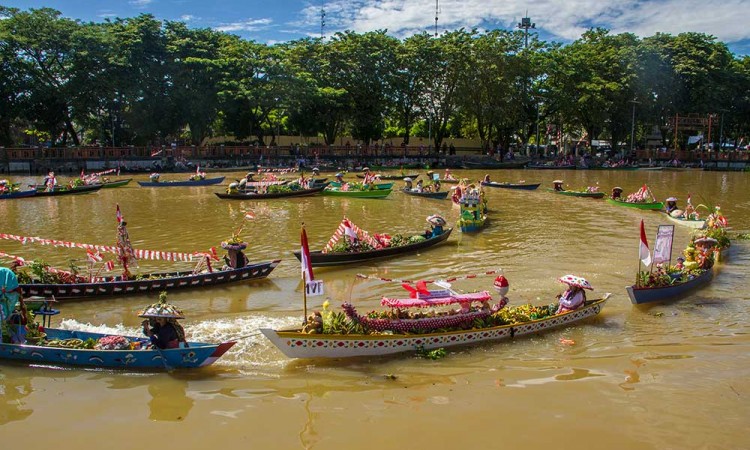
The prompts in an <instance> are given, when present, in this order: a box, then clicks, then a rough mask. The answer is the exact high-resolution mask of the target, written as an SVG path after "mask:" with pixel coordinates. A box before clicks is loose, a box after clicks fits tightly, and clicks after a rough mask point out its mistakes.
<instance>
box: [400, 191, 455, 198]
mask: <svg viewBox="0 0 750 450" xmlns="http://www.w3.org/2000/svg"><path fill="white" fill-rule="evenodd" d="M401 192H403V193H404V194H406V195H411V196H413V197H422V198H432V199H435V200H445V199H446V198H448V191H439V192H416V191H414V190H411V189H401Z"/></svg>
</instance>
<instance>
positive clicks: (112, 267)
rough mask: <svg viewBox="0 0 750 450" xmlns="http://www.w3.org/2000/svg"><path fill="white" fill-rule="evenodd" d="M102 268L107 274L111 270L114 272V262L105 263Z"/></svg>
mask: <svg viewBox="0 0 750 450" xmlns="http://www.w3.org/2000/svg"><path fill="white" fill-rule="evenodd" d="M104 267H106V268H107V272H112V271H113V270H115V263H114V261H112V260H109V261H107V262H106V263H104Z"/></svg>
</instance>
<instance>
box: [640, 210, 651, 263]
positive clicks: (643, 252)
mask: <svg viewBox="0 0 750 450" xmlns="http://www.w3.org/2000/svg"><path fill="white" fill-rule="evenodd" d="M638 257H639V258H640V259H641V262H642V263H643V265H644V266H649V265H651V251H650V250H649V248H648V239H646V227H645V226H644V225H643V219H641V244H640V247H639V249H638Z"/></svg>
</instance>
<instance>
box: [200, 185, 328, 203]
mask: <svg viewBox="0 0 750 450" xmlns="http://www.w3.org/2000/svg"><path fill="white" fill-rule="evenodd" d="M323 188H324V186H320V187H314V188H310V189H298V190H289V191H279V192H266V193H259V192H257V191H248V192H233V193H224V192H215V194H216V196H217V197H219V198H222V199H229V200H270V199H276V198H289V197H309V196H311V195H315V194H318V193H320V192H321V191H322V190H323Z"/></svg>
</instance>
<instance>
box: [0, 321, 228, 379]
mask: <svg viewBox="0 0 750 450" xmlns="http://www.w3.org/2000/svg"><path fill="white" fill-rule="evenodd" d="M45 332H46V333H47V338H48V339H81V340H84V341H85V340H86V339H89V338H92V339H95V340H96V339H99V338H101V337H104V336H106V335H105V334H99V333H87V332H83V331H70V330H57V329H53V328H47V329H46V330H45ZM126 338H128V340H130V341H134V340H141V341H142V342H146V341H147V339H145V337H144V338H136V337H132V336H126ZM234 344H235V343H234V342H231V341H230V342H224V343H221V344H205V343H200V342H189V343H188V345H189V347H186V348H173V349H161V350H160V349H143V350H93V349H91V350H90V349H75V348H66V347H45V346H40V345H25V344H24V345H19V344H0V359H5V360H16V361H25V362H32V363H34V364H35V365H36V364H51V365H52V364H53V365H57V364H64V365H67V366H82V367H98V368H105V369H128V370H132V369H147V370H172V369H191V368H197V367H204V366H208V365H211V364H213V363H214V362H215V361H216V360H217V359H219V358H220V357H221V356H222V355H223V354H224V353H226V351H227V350H229V349H230V348H232V346H233V345H234Z"/></svg>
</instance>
